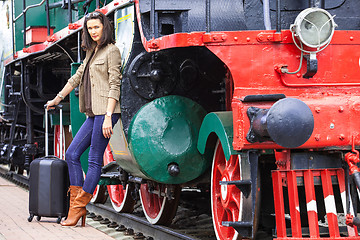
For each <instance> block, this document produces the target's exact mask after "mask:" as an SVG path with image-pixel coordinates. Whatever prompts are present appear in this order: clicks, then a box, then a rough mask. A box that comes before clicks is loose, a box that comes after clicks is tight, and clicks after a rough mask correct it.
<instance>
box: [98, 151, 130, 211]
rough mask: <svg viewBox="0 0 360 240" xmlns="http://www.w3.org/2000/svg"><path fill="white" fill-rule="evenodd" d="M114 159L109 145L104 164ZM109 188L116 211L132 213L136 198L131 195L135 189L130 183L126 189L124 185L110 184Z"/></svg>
mask: <svg viewBox="0 0 360 240" xmlns="http://www.w3.org/2000/svg"><path fill="white" fill-rule="evenodd" d="M114 161H115V160H114V157H113V155H112V153H111V149H110V146H109V145H108V146H107V147H106V149H105V153H104V165H107V164H109V163H110V162H114ZM107 190H108V193H109V196H110V201H111V204H112V206H113V208H114V209H115V211H117V212H122V213H131V212H132V211H133V210H134V205H135V200H134V199H133V198H132V197H131V191H132V190H133V189H132V188H131V187H130V185H129V184H127V185H126V189H125V190H124V189H123V186H122V185H108V186H107Z"/></svg>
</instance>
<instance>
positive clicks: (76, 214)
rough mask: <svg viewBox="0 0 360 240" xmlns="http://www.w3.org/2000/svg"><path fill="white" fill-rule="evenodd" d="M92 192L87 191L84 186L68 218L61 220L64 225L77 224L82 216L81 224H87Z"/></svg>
mask: <svg viewBox="0 0 360 240" xmlns="http://www.w3.org/2000/svg"><path fill="white" fill-rule="evenodd" d="M91 198H92V194H90V193H87V192H85V191H84V190H83V189H82V188H81V189H80V192H79V193H78V195H77V196H76V198H75V200H74V202H73V206H72V208H71V209H70V210H69V215H68V217H67V219H66V220H65V221H63V222H61V225H62V226H75V225H76V224H77V222H78V221H79V219H80V218H81V217H82V222H81V226H83V227H84V226H85V218H86V205H87V204H88V203H89V202H90V200H91Z"/></svg>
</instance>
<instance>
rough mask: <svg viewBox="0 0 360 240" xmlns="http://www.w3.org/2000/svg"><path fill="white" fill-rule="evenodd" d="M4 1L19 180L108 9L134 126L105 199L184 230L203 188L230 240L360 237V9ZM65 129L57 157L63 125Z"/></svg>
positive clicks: (343, 2) (73, 111) (7, 123)
mask: <svg viewBox="0 0 360 240" xmlns="http://www.w3.org/2000/svg"><path fill="white" fill-rule="evenodd" d="M5 3H8V5H6V6H8V8H10V9H12V5H11V4H10V3H12V4H13V6H14V12H12V11H10V14H9V16H12V17H9V22H11V19H12V20H13V22H11V24H9V26H8V28H7V30H8V32H10V33H11V31H13V32H12V33H11V36H13V38H12V39H13V41H12V43H11V44H7V47H4V48H3V49H8V50H9V48H10V54H7V55H5V57H3V58H2V63H3V64H4V75H3V76H4V77H3V79H2V89H3V92H2V106H3V107H4V108H3V112H2V115H1V116H2V122H1V131H0V132H1V135H0V136H1V149H2V151H1V160H2V162H3V163H6V164H10V166H11V170H14V169H17V170H18V173H22V169H24V168H25V169H26V167H27V165H28V164H29V162H30V161H31V160H32V159H33V158H34V157H35V156H37V155H42V154H43V145H44V140H43V131H42V112H41V111H40V110H39V109H40V108H41V107H42V105H43V104H44V103H45V102H46V100H48V99H49V98H50V97H52V96H53V95H54V94H56V93H57V91H58V90H59V89H60V87H61V86H62V85H63V83H64V82H65V81H66V80H67V78H68V77H69V76H70V72H72V73H73V72H74V71H75V70H76V68H77V66H78V65H79V64H80V62H81V59H82V57H83V54H82V52H81V48H80V40H81V39H80V30H81V28H82V27H83V26H82V21H83V15H84V14H86V13H87V12H90V11H93V10H95V8H100V11H103V12H104V13H105V14H107V16H108V17H109V18H110V19H111V20H113V23H114V27H115V37H116V44H117V46H118V47H119V48H120V50H121V53H122V63H123V66H122V74H123V79H122V87H121V98H120V101H121V109H122V115H121V120H122V121H121V122H119V124H117V125H116V126H115V127H114V134H113V136H112V138H111V139H110V144H109V147H108V149H107V151H106V152H105V155H104V167H103V174H102V179H101V180H100V183H99V184H100V185H99V186H98V188H97V190H96V193H95V198H94V201H102V200H103V198H102V196H101V193H102V192H103V191H104V189H105V188H104V185H107V190H108V193H109V196H110V198H111V202H112V205H113V207H114V208H115V209H116V210H117V211H118V212H131V211H132V210H133V206H134V202H135V200H137V199H140V201H141V203H142V207H143V211H144V213H145V216H146V218H147V219H148V220H149V221H150V222H151V223H153V224H170V223H171V220H172V218H173V217H174V216H175V214H176V209H177V206H178V202H179V198H180V196H181V195H180V192H181V189H183V191H185V190H186V189H188V188H197V189H199V191H205V192H206V191H210V195H211V197H210V198H211V212H212V217H213V225H214V229H215V233H216V237H217V239H241V238H250V239H254V238H256V237H257V232H258V231H259V230H261V231H265V232H268V233H269V234H270V235H273V237H274V238H276V239H306V238H312V239H360V237H359V236H358V231H357V227H356V225H359V224H357V223H358V219H357V218H356V213H357V205H358V201H357V200H356V199H355V197H356V196H357V195H358V194H357V192H356V188H354V187H353V186H355V185H356V184H354V182H353V180H352V178H350V175H351V176H355V177H354V179H355V183H358V182H359V181H358V172H359V170H358V168H357V163H358V162H359V154H358V152H357V148H358V146H359V141H360V140H359V130H358V129H359V128H358V126H359V124H360V123H359V120H357V118H356V115H357V114H358V113H359V111H360V108H359V106H360V105H359V104H360V96H359V86H360V81H359V76H358V75H359V74H358V69H359V59H360V56H359V53H358V52H357V51H356V50H355V49H356V47H358V46H359V44H360V33H359V31H358V30H359V24H358V22H359V21H360V20H359V19H360V16H359V14H358V13H357V12H356V10H355V9H357V8H358V7H360V6H359V5H360V3H358V1H355V0H326V1H325V0H311V1H308V0H304V1H286V0H282V1H280V0H277V1H269V0H263V1H258V0H249V1H229V0H217V1H214V0H213V1H211V0H198V1H188V0H183V1H175V0H166V1H165V0H135V1H125V0H114V1H110V2H108V3H107V4H105V5H103V4H100V2H99V1H96V2H94V1H89V0H88V1H74V0H69V1H67V2H64V1H55V0H54V1H46V2H44V1H41V2H38V1H35V0H33V1H31V4H29V3H25V2H24V3H22V2H20V1H7V2H5ZM44 4H46V6H47V7H46V8H44ZM10 5H11V6H10ZM4 6H5V4H4ZM26 9H27V10H26ZM44 9H45V11H43V10H44ZM335 15H336V16H335ZM33 16H37V17H40V18H35V17H33ZM65 16H66V17H65ZM35 19H41V20H39V21H38V22H37V20H35ZM64 19H66V20H64ZM73 19H74V21H73ZM46 23H47V24H46ZM271 25H273V26H274V25H276V30H272V27H271ZM335 28H336V29H335ZM11 29H13V30H11ZM22 31H23V33H21V32H22ZM37 37H39V38H37ZM8 42H9V41H8ZM99 64H104V63H100V62H99ZM296 69H297V70H296ZM66 100H67V101H65V106H66V105H67V106H68V110H67V112H68V114H69V115H68V118H67V121H65V125H67V126H71V128H69V127H67V128H66V129H71V131H72V134H75V133H76V132H77V130H78V128H79V126H80V124H81V122H82V121H83V119H84V118H85V116H84V115H82V114H81V113H79V111H78V108H77V101H78V99H77V93H76V91H74V92H73V93H72V94H71V95H70V97H69V98H68V99H66ZM66 102H67V103H68V104H66ZM66 122H67V124H66ZM52 124H53V125H54V126H55V127H54V137H55V138H54V143H55V144H54V145H55V148H54V153H55V154H57V152H56V149H57V148H56V144H58V142H59V141H57V138H58V135H59V134H58V128H57V127H56V125H57V115H56V114H54V115H53V117H52ZM67 132H69V131H67ZM66 141H71V134H67V135H66ZM82 165H83V169H84V172H86V170H87V165H86V154H85V155H83V156H82ZM210 166H211V167H210ZM349 169H350V171H349ZM346 215H347V222H346V223H347V224H348V225H347V226H346V225H345V216H346ZM257 238H258V239H259V238H261V237H259V236H258V237H257Z"/></svg>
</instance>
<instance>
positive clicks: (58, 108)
mask: <svg viewBox="0 0 360 240" xmlns="http://www.w3.org/2000/svg"><path fill="white" fill-rule="evenodd" d="M53 107H54V108H55V109H49V110H48V112H51V111H54V110H60V109H62V108H63V105H62V104H58V105H54V106H53ZM46 108H47V104H45V105H44V109H46Z"/></svg>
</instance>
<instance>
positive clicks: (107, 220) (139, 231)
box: [0, 165, 216, 240]
mask: <svg viewBox="0 0 360 240" xmlns="http://www.w3.org/2000/svg"><path fill="white" fill-rule="evenodd" d="M0 176H1V177H3V178H6V179H8V180H10V181H12V182H14V183H16V184H17V185H19V186H21V187H23V188H25V189H29V179H28V177H27V176H25V175H20V174H17V173H15V172H9V170H8V168H7V167H6V166H5V167H4V165H2V166H0ZM183 195H184V196H183V197H182V198H181V199H184V200H182V202H181V203H180V205H179V208H178V212H177V215H176V217H175V218H174V220H173V223H172V224H171V225H170V226H169V227H164V226H157V225H152V224H150V223H149V222H148V221H147V220H146V218H145V217H144V215H143V213H142V209H141V206H140V204H137V205H136V206H137V207H136V208H135V210H134V213H132V214H125V213H117V212H116V211H114V209H113V208H112V207H111V203H110V201H109V200H108V201H107V202H106V203H105V204H88V206H87V209H88V211H89V215H88V218H89V221H88V223H89V224H90V225H92V226H93V227H96V228H99V230H101V231H104V232H107V233H108V232H122V233H123V234H120V235H119V236H122V237H117V236H116V234H115V233H113V234H111V235H112V236H113V237H114V238H115V239H131V238H133V239H148V240H151V239H153V240H215V239H216V237H215V233H214V231H213V227H212V220H211V213H210V206H208V205H209V203H208V202H209V198H208V197H206V196H203V195H202V196H201V195H200V197H199V194H198V193H195V192H184V193H183ZM189 199H192V201H188V200H189ZM94 216H96V218H93V217H94ZM95 220H97V221H95ZM106 228H108V229H106ZM109 235H110V234H109ZM123 236H127V237H125V238H124V237H123Z"/></svg>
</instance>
